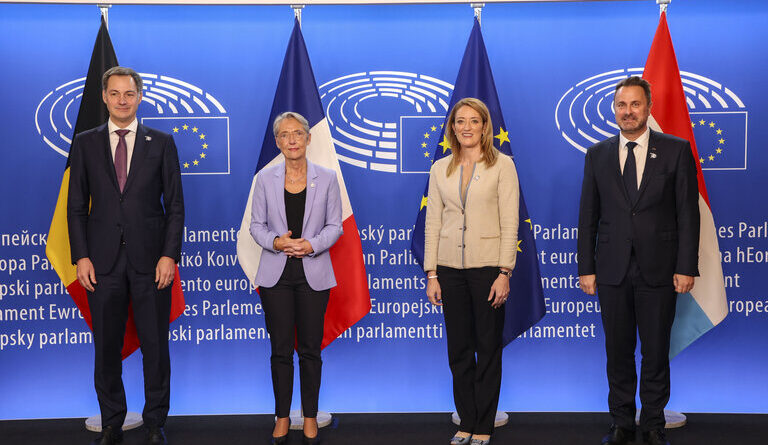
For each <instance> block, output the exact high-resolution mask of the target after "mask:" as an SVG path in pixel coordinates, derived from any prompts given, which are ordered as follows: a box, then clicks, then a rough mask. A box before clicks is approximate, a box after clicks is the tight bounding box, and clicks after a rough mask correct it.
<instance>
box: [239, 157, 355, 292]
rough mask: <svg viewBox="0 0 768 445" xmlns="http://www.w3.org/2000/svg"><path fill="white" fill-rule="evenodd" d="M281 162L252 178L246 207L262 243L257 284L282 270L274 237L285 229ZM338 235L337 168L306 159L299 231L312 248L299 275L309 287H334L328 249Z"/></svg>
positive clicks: (271, 279)
mask: <svg viewBox="0 0 768 445" xmlns="http://www.w3.org/2000/svg"><path fill="white" fill-rule="evenodd" d="M284 190H285V163H284V162H281V163H279V164H276V165H273V166H271V167H267V168H265V169H263V170H262V171H260V172H259V174H258V175H257V177H256V188H255V190H254V191H253V206H252V210H251V236H253V239H254V240H255V241H256V243H258V244H259V245H260V246H261V247H262V249H263V250H262V251H261V260H260V261H259V270H258V271H257V272H256V279H255V283H256V285H257V286H264V287H272V286H274V285H275V284H277V281H278V280H279V279H280V276H281V275H282V274H283V269H284V268H285V262H286V260H287V259H288V256H287V255H286V254H285V253H283V252H279V251H276V250H275V249H274V248H273V244H272V243H273V241H274V239H275V237H278V236H280V235H282V234H284V233H285V232H287V231H288V222H287V221H286V218H285V194H284ZM341 234H342V227H341V193H340V191H339V182H338V180H337V179H336V172H334V171H333V170H330V169H327V168H325V167H321V166H319V165H315V164H313V163H311V162H309V161H307V198H306V204H305V206H304V224H303V226H302V229H301V235H302V237H303V238H304V239H306V240H307V241H309V243H310V244H311V245H312V248H313V249H314V252H313V253H311V254H309V255H307V256H305V257H304V258H302V263H303V265H304V274H305V275H306V277H307V283H308V284H309V287H311V288H312V289H314V290H324V289H330V288H332V287H334V286H336V277H335V276H334V274H333V265H332V264H331V256H330V254H329V253H328V249H330V248H331V246H332V245H333V244H334V243H335V242H336V240H338V239H339V237H340V236H341Z"/></svg>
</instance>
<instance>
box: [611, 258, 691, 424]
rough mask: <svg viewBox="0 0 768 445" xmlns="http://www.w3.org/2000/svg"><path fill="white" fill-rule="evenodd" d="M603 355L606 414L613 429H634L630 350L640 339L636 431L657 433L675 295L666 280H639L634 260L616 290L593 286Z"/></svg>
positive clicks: (632, 354) (663, 403) (665, 399)
mask: <svg viewBox="0 0 768 445" xmlns="http://www.w3.org/2000/svg"><path fill="white" fill-rule="evenodd" d="M597 291H598V297H599V299H600V306H601V308H602V319H603V331H604V332H605V352H606V356H607V358H608V360H607V365H606V370H607V374H608V388H609V392H608V408H609V410H610V412H611V416H612V417H613V421H614V423H615V424H617V425H619V426H620V427H622V428H626V429H630V430H634V429H635V414H636V410H637V408H636V406H635V392H636V390H637V372H636V365H635V347H636V346H637V336H638V333H639V335H640V353H641V354H642V361H641V364H640V402H641V403H642V409H641V411H640V429H641V430H642V431H651V430H654V429H663V428H664V425H665V420H664V407H665V406H666V405H667V402H668V401H669V337H670V333H671V331H672V322H673V321H674V318H675V307H676V304H677V294H676V293H675V288H674V285H673V284H672V277H670V284H669V285H667V286H651V285H649V284H648V283H646V282H645V280H643V277H642V276H641V274H640V268H639V267H638V265H637V261H636V258H635V256H634V254H633V255H632V258H631V260H630V262H629V269H628V271H627V275H626V276H625V277H624V280H623V281H622V282H621V283H620V284H619V285H618V286H609V285H605V284H598V286H597Z"/></svg>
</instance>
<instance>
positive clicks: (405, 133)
mask: <svg viewBox="0 0 768 445" xmlns="http://www.w3.org/2000/svg"><path fill="white" fill-rule="evenodd" d="M444 121H445V116H403V117H401V118H400V171H401V172H402V173H429V169H430V167H432V162H433V161H434V159H435V157H434V153H435V147H436V146H437V143H438V142H440V139H439V138H440V137H441V135H442V132H443V122H444Z"/></svg>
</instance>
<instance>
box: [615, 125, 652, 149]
mask: <svg viewBox="0 0 768 445" xmlns="http://www.w3.org/2000/svg"><path fill="white" fill-rule="evenodd" d="M650 138H651V127H645V132H644V133H643V134H641V135H640V137H639V138H637V139H635V142H637V145H638V147H639V148H648V141H649V140H650ZM627 142H629V139H627V138H626V137H624V134H623V133H621V132H620V133H619V148H620V149H626V148H627ZM638 147H635V148H638Z"/></svg>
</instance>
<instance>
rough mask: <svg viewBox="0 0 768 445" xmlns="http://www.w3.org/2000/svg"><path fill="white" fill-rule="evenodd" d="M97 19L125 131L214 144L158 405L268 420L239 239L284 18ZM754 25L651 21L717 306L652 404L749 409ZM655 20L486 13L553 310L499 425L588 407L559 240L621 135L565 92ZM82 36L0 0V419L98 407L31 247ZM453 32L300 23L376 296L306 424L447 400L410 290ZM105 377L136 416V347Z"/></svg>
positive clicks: (462, 37) (613, 68)
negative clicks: (679, 84)
mask: <svg viewBox="0 0 768 445" xmlns="http://www.w3.org/2000/svg"><path fill="white" fill-rule="evenodd" d="M109 18H110V20H109V22H110V34H111V37H112V41H113V43H114V46H115V50H116V52H117V56H118V60H119V61H120V63H121V64H123V65H126V66H131V67H134V68H136V69H137V70H138V71H140V72H141V73H144V74H145V78H146V79H147V80H149V81H150V82H152V83H150V84H148V87H149V88H150V89H149V90H147V91H146V94H145V99H149V100H145V101H144V103H143V104H142V105H141V107H140V109H139V115H140V116H139V117H140V118H142V119H144V122H145V123H146V124H148V125H150V126H154V127H157V128H161V129H162V128H166V129H167V128H172V127H173V126H176V125H183V124H188V125H189V127H190V128H192V127H198V128H199V129H201V130H202V131H205V132H207V134H208V140H209V144H210V148H209V150H210V151H209V153H211V156H210V157H209V158H207V159H206V160H205V161H201V162H199V164H198V165H193V164H191V167H189V168H187V169H185V173H188V174H186V175H185V176H184V177H183V183H184V192H185V198H186V205H187V219H186V229H187V232H186V235H185V242H184V246H183V261H182V264H181V277H182V281H183V284H184V287H185V297H186V301H187V305H188V310H187V312H186V313H185V315H183V316H182V317H181V318H179V320H178V321H177V322H175V323H174V324H173V325H172V331H173V332H172V338H171V341H172V343H171V354H172V367H173V373H172V388H173V389H172V393H173V396H172V403H171V414H208V413H268V412H271V411H272V409H273V399H272V389H271V380H270V374H269V360H268V355H269V352H268V351H269V345H268V340H267V339H266V333H265V331H264V320H263V315H262V313H261V308H260V305H259V299H258V296H257V295H256V293H255V292H254V291H253V290H251V289H249V288H248V286H247V282H246V281H245V278H244V275H243V273H242V271H241V270H240V267H239V265H237V263H236V261H235V241H234V233H235V232H236V230H237V229H238V228H239V225H240V220H241V217H242V212H243V209H244V206H245V200H246V198H247V195H248V187H249V185H250V183H251V177H252V174H253V170H254V168H255V166H256V161H257V159H258V155H259V150H260V147H259V144H260V142H261V140H262V139H263V137H264V132H265V130H266V128H267V124H268V123H267V122H266V119H267V115H268V114H269V110H270V107H271V103H272V98H273V95H274V89H275V86H276V84H277V77H278V75H279V71H280V66H281V64H282V57H283V54H284V51H285V45H286V43H287V40H288V36H289V34H290V31H291V27H292V25H293V17H292V12H291V10H290V9H289V8H288V7H287V6H280V7H278V6H241V7H234V6H215V7H214V6H115V7H113V8H112V9H111V10H110V17H109ZM767 22H768V5H767V4H765V2H760V1H757V0H752V1H747V0H743V1H734V2H722V1H714V0H701V1H697V2H674V3H673V4H672V5H671V7H670V11H669V24H670V29H671V33H672V38H673V41H674V44H675V48H676V52H677V57H678V62H679V65H680V68H681V70H683V71H684V73H683V79H684V83H685V86H686V87H687V93H688V95H689V99H690V101H689V107H690V111H691V113H692V116H693V119H694V120H695V121H697V122H698V121H699V120H703V121H704V122H705V125H701V126H697V128H696V129H695V131H696V137H697V142H698V145H699V150H700V151H701V152H702V154H709V153H710V152H713V150H715V149H716V148H718V147H720V146H721V145H724V146H725V147H726V148H725V150H724V151H722V152H721V156H719V157H718V156H716V157H714V159H710V158H709V157H706V158H705V159H704V161H705V162H704V163H703V164H702V166H703V168H704V175H705V179H706V181H707V185H708V189H709V196H710V200H711V205H712V209H713V212H714V216H715V223H716V225H717V226H718V228H719V234H720V240H719V241H720V249H721V251H722V256H723V262H724V264H723V269H724V272H725V275H726V276H727V277H726V281H727V285H728V289H727V290H728V297H729V300H730V309H731V313H730V314H729V316H728V317H727V318H726V320H725V321H724V322H723V323H722V324H721V325H719V326H717V327H716V328H715V329H713V330H712V331H710V332H709V333H708V334H706V335H705V336H704V337H703V338H701V339H700V340H699V341H697V342H696V343H694V344H693V345H692V346H691V347H689V348H688V349H686V350H685V351H684V352H683V353H682V354H680V355H679V356H678V357H677V358H675V359H674V361H673V363H672V380H673V382H672V388H673V389H672V399H671V401H670V405H669V407H670V408H673V409H677V410H682V411H687V412H758V413H766V412H768V402H767V401H768V385H765V381H764V380H765V372H766V369H767V365H768V358H766V356H765V351H766V350H767V349H768V348H767V346H768V343H767V342H768V340H767V339H768V323H767V322H766V321H767V318H766V317H767V316H766V310H768V298H767V297H766V291H765V287H764V285H763V283H764V281H763V280H764V277H765V273H766V271H768V269H766V265H765V262H766V261H768V257H767V256H766V255H767V254H766V251H768V243H766V238H767V237H768V233H766V232H768V222H766V221H767V220H768V217H767V215H766V213H767V212H766V191H765V190H766V188H768V179H766V176H765V175H764V173H763V172H764V171H765V166H766V165H765V164H766V162H767V161H768V156H767V155H765V154H764V153H763V152H762V151H761V150H762V148H761V147H762V144H761V143H760V141H764V140H768V134H766V129H765V128H766V127H765V126H764V125H762V122H764V120H765V119H767V118H768V116H766V114H767V113H768V108H767V107H766V102H764V101H766V99H768V96H767V95H766V92H765V85H764V84H765V82H764V81H762V80H761V79H762V78H763V76H762V75H763V73H765V72H766V70H767V69H768V55H767V53H766V52H765V41H767V40H768V31H766V28H765V26H764V24H765V23H767ZM657 23H658V9H657V7H656V5H655V3H654V2H651V1H647V2H610V1H609V2H589V3H578V2H566V3H557V4H549V3H534V4H489V5H487V6H486V7H485V8H484V10H483V20H482V25H483V33H484V37H485V42H486V45H487V48H488V53H489V56H490V60H491V65H492V67H493V70H494V75H495V79H496V86H497V88H498V91H499V94H500V99H501V103H502V107H503V112H504V114H505V116H506V119H507V125H508V127H509V128H507V129H505V130H506V131H508V132H509V139H510V141H511V145H512V151H513V152H514V153H515V155H516V162H517V168H518V171H519V175H520V180H521V182H522V184H523V187H524V190H525V194H526V195H525V196H526V201H527V203H528V208H529V212H530V214H531V216H532V219H533V224H534V227H535V231H536V234H537V240H536V242H537V247H538V249H539V251H540V252H539V259H540V263H541V273H542V280H543V283H544V289H545V296H546V298H547V307H548V314H547V315H546V316H545V318H544V319H543V320H542V321H541V323H540V324H539V325H538V327H537V328H535V329H534V330H532V331H530V332H529V333H528V334H529V335H527V336H526V338H520V339H518V340H516V341H514V342H513V343H512V344H510V346H508V347H507V348H506V349H505V352H504V375H503V387H502V392H501V400H500V409H503V410H508V411H603V410H605V409H606V398H607V383H606V379H605V374H604V366H605V361H604V352H603V336H602V330H601V326H600V321H599V320H600V314H599V312H598V311H599V306H597V304H596V299H595V298H592V297H589V296H586V295H584V294H582V293H581V292H580V291H579V290H578V288H577V287H576V286H577V283H576V279H575V276H576V275H577V273H576V264H575V260H574V257H573V253H574V252H575V248H576V244H575V240H574V239H573V235H574V232H575V229H574V228H575V226H576V221H577V212H578V200H579V190H580V188H579V186H580V183H581V176H582V167H583V153H582V151H581V150H580V148H583V147H587V146H589V145H590V144H591V143H592V142H591V141H592V140H595V139H601V138H603V137H605V136H603V135H602V134H601V133H600V132H599V131H597V130H595V128H594V127H593V124H595V125H596V126H597V127H598V128H600V129H602V130H603V131H607V132H609V133H610V132H613V131H615V129H613V128H612V127H611V126H610V124H608V123H607V122H609V121H610V120H611V119H612V116H611V115H610V114H609V113H610V107H609V106H606V105H607V104H609V103H610V96H608V97H606V98H605V100H604V101H603V102H602V103H599V104H598V103H597V101H596V100H595V101H592V102H590V104H588V105H587V106H583V105H582V103H581V102H579V101H578V95H579V93H580V92H581V91H582V90H584V89H586V88H587V87H588V86H590V85H593V84H598V83H600V82H603V81H605V83H602V84H600V85H598V86H607V85H610V84H612V83H614V82H615V80H609V79H613V78H615V77H617V76H625V75H627V73H633V72H635V71H632V70H633V69H641V68H642V66H643V64H644V63H645V59H646V57H647V55H648V49H649V47H650V44H651V40H652V38H653V34H654V31H655V29H656V26H657ZM98 25H99V13H98V9H97V8H95V7H94V6H72V5H59V6H40V5H37V6H36V5H9V4H3V5H0V33H2V37H0V60H2V61H3V67H4V69H3V70H0V85H2V93H3V94H2V98H3V100H4V105H3V107H2V108H0V122H2V123H0V136H1V137H2V149H0V159H1V160H2V161H1V162H0V195H1V196H2V199H0V215H2V219H0V241H1V242H0V249H1V250H0V252H1V253H0V394H1V395H2V397H1V398H2V400H3V401H2V403H0V419H13V418H40V417H76V416H86V415H90V414H93V413H96V412H97V410H98V407H97V403H96V397H95V393H94V390H93V386H92V372H93V371H92V366H93V358H92V355H93V352H92V345H91V338H90V337H89V335H88V334H87V332H88V329H87V326H86V325H85V323H84V322H83V320H82V319H81V318H79V315H78V313H77V312H76V311H75V310H74V309H73V308H74V304H73V303H72V302H71V300H70V298H69V297H68V295H67V294H66V292H65V291H64V290H63V288H62V287H61V286H60V284H59V281H58V278H57V276H56V274H55V273H54V272H53V271H52V270H50V266H49V265H48V263H47V262H46V261H45V259H44V258H45V253H44V250H45V246H44V238H41V237H40V234H45V233H47V232H48V228H49V224H50V219H51V216H52V214H53V207H54V203H55V202H56V198H57V193H58V190H59V185H60V181H61V175H62V171H63V169H64V166H65V159H66V158H65V154H66V151H67V150H68V147H69V144H68V142H67V140H68V139H69V138H71V137H72V125H73V124H74V120H75V118H76V115H77V107H78V105H79V98H78V97H77V94H78V88H79V89H80V90H81V89H82V83H83V80H82V78H83V77H84V76H85V73H86V71H87V67H88V62H89V58H90V54H91V50H92V45H93V42H94V39H95V36H96V31H97V29H98ZM471 27H472V11H471V9H470V8H469V7H468V6H467V5H408V6H381V5H379V6H310V7H307V8H306V9H305V10H304V13H303V32H304V37H305V39H306V42H307V47H308V50H309V53H310V57H311V59H312V62H313V66H314V70H315V77H316V78H317V81H318V84H319V85H318V86H319V87H320V92H321V94H322V95H323V102H324V105H325V106H326V107H327V111H328V116H329V118H330V119H331V121H332V123H333V124H332V130H333V135H334V138H335V139H336V141H337V151H338V153H339V155H340V156H341V160H342V163H341V166H342V171H343V174H344V176H345V180H346V183H347V188H348V191H349V195H350V199H351V201H352V205H353V208H354V211H355V215H356V220H357V223H358V227H359V228H360V230H361V238H362V243H363V249H364V252H365V257H366V265H367V271H368V275H369V284H370V288H371V297H372V300H373V309H372V311H371V313H370V314H369V315H368V316H366V317H365V318H364V319H363V320H362V321H361V322H360V323H358V324H357V325H356V326H355V327H353V328H352V329H351V330H349V331H348V332H347V333H346V334H345V335H344V336H343V337H342V338H340V339H338V340H336V341H335V342H334V343H333V344H331V345H330V346H329V347H328V348H326V349H325V351H324V370H323V387H322V390H321V398H320V403H321V408H322V409H324V410H328V411H332V412H389V411H449V410H452V409H453V401H452V396H451V389H450V387H451V386H450V372H449V369H448V363H447V357H446V351H445V349H446V348H445V338H444V327H443V319H442V314H441V313H440V312H439V311H436V310H434V309H433V308H432V307H431V306H430V305H429V304H428V302H427V300H426V298H425V296H424V294H425V292H424V285H425V282H424V279H423V278H424V275H423V273H422V272H420V270H419V268H418V266H416V265H415V263H414V261H413V259H412V257H411V256H410V254H409V253H408V248H409V245H410V235H411V233H410V231H409V230H410V229H411V228H412V227H413V222H414V220H415V216H416V211H417V209H418V205H419V199H420V196H421V193H422V191H423V190H424V184H425V181H426V178H427V175H426V174H425V172H426V171H427V170H428V168H429V154H430V153H431V152H432V151H434V147H435V144H436V143H437V142H438V141H436V140H435V139H436V138H437V136H438V135H439V131H438V132H437V134H435V132H434V130H431V128H432V126H433V125H435V124H436V125H437V126H438V128H439V122H441V121H442V118H443V116H444V115H445V114H446V111H445V108H444V106H443V104H444V103H445V102H448V95H449V94H450V90H451V84H452V83H453V82H454V80H455V78H456V73H457V70H458V66H459V62H460V59H461V56H462V53H463V51H464V47H465V44H466V41H467V38H468V36H469V32H470V30H471ZM361 79H366V80H365V81H361ZM403 79H411V80H418V81H420V82H422V84H419V85H421V88H422V90H423V91H424V92H425V93H419V94H420V95H421V98H416V97H415V96H414V99H413V103H412V102H410V101H408V100H405V99H402V98H399V97H391V96H387V95H386V94H383V93H386V92H387V88H391V87H392V85H388V84H397V83H398V82H401V81H402V80H403ZM586 79H590V80H589V81H587V82H583V83H582V81H584V80H586ZM367 83H373V84H375V85H374V86H375V88H376V89H377V92H376V93H375V94H374V95H372V96H370V97H367V95H365V94H363V95H357V96H354V97H351V98H350V96H352V95H353V94H354V92H355V90H350V88H354V87H355V86H359V85H363V84H367ZM152 88H154V89H152ZM605 92H606V93H608V92H609V91H608V90H606V91H605ZM150 93H151V94H150ZM427 93H429V94H427ZM419 94H417V95H419ZM433 96H434V97H433ZM192 97H197V98H198V100H197V101H195V100H193V99H191V98H192ZM718 98H719V99H720V100H718ZM422 99H423V100H422ZM582 99H583V98H582ZM182 100H185V103H184V104H182ZM344 100H346V101H347V102H346V103H345V105H342V102H344ZM441 100H442V102H441ZM427 102H429V103H430V104H431V105H432V106H431V107H430V105H429V104H428V103H427ZM185 104H186V106H185ZM416 104H419V107H416ZM572 104H574V105H572ZM342 115H343V116H342ZM363 119H368V120H371V121H376V122H391V123H395V124H396V126H395V129H393V130H392V131H393V132H394V134H390V135H386V137H385V135H383V134H382V135H379V136H371V135H370V134H366V133H365V132H361V131H360V129H359V128H360V127H361V125H357V127H356V126H355V122H358V123H359V122H360V121H363ZM709 122H714V124H715V127H716V128H717V129H721V130H723V131H722V133H721V135H719V136H717V137H716V136H715V133H714V130H713V128H712V127H710V126H709ZM722 134H724V136H722ZM377 137H378V138H379V139H378V142H385V145H384V146H389V147H391V148H393V149H392V150H389V151H388V153H387V154H386V155H384V156H382V155H379V156H377V152H376V150H372V149H371V147H370V146H366V145H365V144H366V143H364V142H361V139H367V140H368V141H371V140H373V141H374V142H376V141H377ZM720 138H722V139H724V142H723V143H721V142H719V140H720ZM176 139H177V144H178V146H179V150H180V158H181V161H182V162H185V161H189V162H190V163H191V161H192V160H193V159H200V158H198V157H197V156H198V154H199V151H200V147H199V140H196V139H195V138H194V137H193V135H191V134H186V133H184V132H181V134H179V135H178V136H177V137H176ZM750 142H752V144H750ZM423 143H426V144H427V147H426V148H424V146H423V145H422V144H423ZM386 144H389V145H386ZM754 144H758V145H754ZM366 147H367V148H366ZM425 152H427V155H426V156H425V154H424V153H425ZM513 291H514V290H513ZM550 326H551V327H555V328H557V327H563V329H561V330H560V331H557V330H554V333H555V335H552V334H553V331H552V330H546V329H542V328H544V327H550ZM403 327H406V328H408V327H415V328H416V329H413V330H410V331H409V330H403V329H401V328H403ZM236 328H248V329H250V328H254V329H255V330H254V331H253V338H231V339H230V338H224V339H222V335H224V336H225V337H226V334H228V333H232V332H235V331H233V330H234V329H236ZM404 332H405V335H403V333H404ZM558 332H559V333H560V334H559V335H557V333H558ZM124 373H125V379H126V388H127V391H128V401H129V408H130V409H132V410H134V411H140V410H141V406H142V404H143V396H142V389H141V388H142V382H141V355H140V353H136V354H134V355H133V356H132V357H130V358H128V359H127V360H126V361H125V363H124ZM294 400H295V401H296V402H295V404H298V397H295V398H294Z"/></svg>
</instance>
